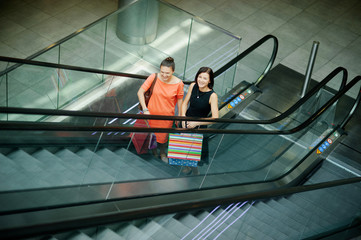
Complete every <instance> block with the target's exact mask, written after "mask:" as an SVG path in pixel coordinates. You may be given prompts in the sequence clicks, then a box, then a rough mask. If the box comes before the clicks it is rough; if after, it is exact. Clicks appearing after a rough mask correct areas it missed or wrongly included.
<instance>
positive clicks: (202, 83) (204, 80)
mask: <svg viewBox="0 0 361 240" xmlns="http://www.w3.org/2000/svg"><path fill="white" fill-rule="evenodd" d="M209 83H210V80H209V74H208V73H206V72H202V73H200V74H199V75H198V77H197V84H198V86H199V87H200V88H204V87H208V84H209Z"/></svg>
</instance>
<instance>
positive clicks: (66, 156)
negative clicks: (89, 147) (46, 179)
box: [55, 149, 90, 170]
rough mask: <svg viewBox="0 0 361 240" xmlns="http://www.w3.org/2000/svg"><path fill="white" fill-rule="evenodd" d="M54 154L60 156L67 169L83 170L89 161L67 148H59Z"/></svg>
mask: <svg viewBox="0 0 361 240" xmlns="http://www.w3.org/2000/svg"><path fill="white" fill-rule="evenodd" d="M55 156H57V157H58V158H60V159H61V160H62V161H63V163H64V165H65V166H67V168H68V169H79V170H84V169H87V167H88V165H89V162H90V160H86V159H83V158H81V157H79V156H78V155H76V154H75V153H73V152H72V151H70V150H68V149H61V150H60V151H58V152H56V153H55Z"/></svg>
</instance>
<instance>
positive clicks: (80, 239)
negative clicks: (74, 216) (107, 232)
mask: <svg viewBox="0 0 361 240" xmlns="http://www.w3.org/2000/svg"><path fill="white" fill-rule="evenodd" d="M67 240H92V238H91V237H89V236H88V235H86V234H84V233H82V232H74V233H72V234H71V235H70V236H69V237H68V238H67Z"/></svg>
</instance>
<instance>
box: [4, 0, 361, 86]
mask: <svg viewBox="0 0 361 240" xmlns="http://www.w3.org/2000/svg"><path fill="white" fill-rule="evenodd" d="M169 2H170V3H172V4H174V5H176V6H177V7H179V8H181V9H184V10H186V11H188V12H190V13H192V14H194V15H197V16H199V17H201V18H203V19H205V20H206V21H209V22H211V23H213V24H215V25H218V26H220V27H222V28H224V29H226V30H228V31H230V32H232V33H234V34H235V35H238V36H240V37H242V39H243V41H242V48H246V47H247V46H249V45H250V44H251V43H254V42H255V41H256V40H258V39H260V38H261V37H263V36H264V35H266V34H273V35H275V36H276V37H277V38H278V39H279V41H280V47H279V53H278V59H277V62H281V63H282V64H284V65H286V66H288V67H290V68H292V69H294V70H296V71H298V72H300V73H305V71H306V68H307V63H308V59H309V54H310V51H311V48H312V43H313V41H319V42H320V45H319V50H318V55H317V58H316V63H315V66H314V70H313V78H315V79H318V80H319V79H322V78H323V77H325V76H326V75H327V74H328V73H329V72H330V71H331V70H332V69H334V68H335V67H337V66H343V67H345V68H346V69H347V70H348V71H349V73H350V79H351V78H353V77H354V76H356V75H360V74H361V63H360V62H361V15H360V14H359V13H360V11H361V2H360V1H358V0H343V1H336V0H305V1H293V0H252V1H246V0H169ZM117 6H118V2H117V1H116V0H2V1H1V2H0V16H1V17H0V55H3V56H12V57H19V58H25V57H28V56H31V55H32V54H34V53H36V52H37V51H39V50H41V49H44V48H46V47H47V46H49V45H50V44H52V43H54V42H56V41H58V40H60V39H61V38H63V37H65V36H67V35H69V34H70V33H73V32H74V31H76V30H78V29H80V28H82V27H84V26H86V25H88V24H90V23H92V22H93V21H95V20H97V19H99V18H101V17H103V16H104V15H106V14H108V13H111V12H112V11H114V10H116V9H117Z"/></svg>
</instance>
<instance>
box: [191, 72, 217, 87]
mask: <svg viewBox="0 0 361 240" xmlns="http://www.w3.org/2000/svg"><path fill="white" fill-rule="evenodd" d="M201 73H208V74H209V83H208V87H209V88H210V89H213V85H214V74H213V70H212V68H209V67H201V68H200V69H199V70H198V72H197V74H196V77H195V79H194V81H195V82H196V84H197V85H198V83H197V78H198V76H199V74H201Z"/></svg>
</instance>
